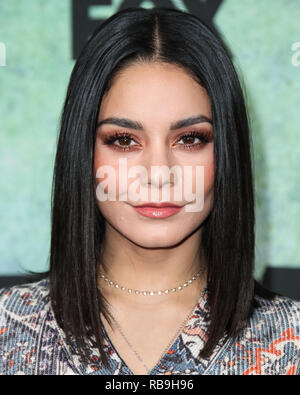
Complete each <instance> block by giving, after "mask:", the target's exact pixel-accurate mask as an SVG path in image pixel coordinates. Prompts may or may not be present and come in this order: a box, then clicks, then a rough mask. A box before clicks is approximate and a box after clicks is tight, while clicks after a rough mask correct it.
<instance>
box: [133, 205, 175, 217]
mask: <svg viewBox="0 0 300 395" xmlns="http://www.w3.org/2000/svg"><path fill="white" fill-rule="evenodd" d="M133 208H134V209H135V210H136V211H137V212H138V213H139V214H141V215H143V216H144V217H149V218H167V217H170V216H172V215H175V214H177V213H178V212H179V211H180V210H181V209H182V206H178V205H176V204H173V203H145V204H142V205H140V206H133Z"/></svg>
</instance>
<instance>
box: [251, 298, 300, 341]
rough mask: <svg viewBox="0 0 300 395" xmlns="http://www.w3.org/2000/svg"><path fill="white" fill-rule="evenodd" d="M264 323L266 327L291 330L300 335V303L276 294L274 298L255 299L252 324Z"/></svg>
mask: <svg viewBox="0 0 300 395" xmlns="http://www.w3.org/2000/svg"><path fill="white" fill-rule="evenodd" d="M262 320H263V321H264V323H265V325H267V326H271V327H272V329H273V330H274V327H273V326H276V328H278V330H279V331H280V330H283V329H288V328H289V329H290V330H291V331H293V332H294V333H295V334H297V335H300V301H296V300H294V299H291V298H289V297H287V296H283V295H279V294H276V295H274V297H273V298H265V297H262V296H259V295H255V297H254V310H253V316H252V323H253V324H254V325H255V324H257V323H258V322H261V321H262Z"/></svg>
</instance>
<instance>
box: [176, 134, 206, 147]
mask: <svg viewBox="0 0 300 395" xmlns="http://www.w3.org/2000/svg"><path fill="white" fill-rule="evenodd" d="M212 139H213V138H212V135H211V133H207V132H204V131H203V132H197V131H192V132H190V133H186V134H184V135H182V136H181V137H180V138H179V139H178V140H177V144H178V145H179V146H182V148H183V149H200V148H201V147H203V146H204V145H205V144H206V143H209V142H210V141H211V140H212ZM180 141H182V143H180Z"/></svg>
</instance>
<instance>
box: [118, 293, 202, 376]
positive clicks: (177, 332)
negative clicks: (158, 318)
mask: <svg viewBox="0 0 300 395" xmlns="http://www.w3.org/2000/svg"><path fill="white" fill-rule="evenodd" d="M202 294H203V291H202V293H201V296H202ZM197 303H198V301H197ZM196 305H197V304H196ZM196 305H194V306H193V308H192V309H191V311H190V312H189V314H188V315H187V316H186V317H185V319H184V321H183V323H182V324H181V325H180V328H179V329H178V330H177V331H176V333H175V335H174V336H173V337H172V339H171V340H170V342H169V343H168V345H167V347H166V348H165V349H164V351H163V352H162V353H161V355H160V356H159V359H158V361H157V363H158V362H159V361H160V360H161V358H162V357H163V356H164V355H165V354H166V353H167V351H168V350H169V348H170V347H171V346H172V344H173V343H174V341H175V339H176V338H177V337H178V336H179V334H180V333H181V331H182V330H183V328H184V326H185V324H186V322H187V321H188V319H189V318H190V316H191V314H192V313H193V311H194V309H195V307H196ZM112 318H113V320H114V321H115V323H116V326H117V328H118V330H119V332H120V333H121V335H122V337H123V338H124V340H125V341H126V343H127V344H128V346H129V347H130V349H131V350H132V351H133V352H134V354H135V355H136V357H137V358H138V360H139V361H140V362H141V364H142V365H143V366H144V368H145V369H146V372H147V374H148V375H150V372H151V370H150V369H149V368H148V366H147V365H146V364H145V362H144V361H143V359H142V358H141V356H140V355H139V353H138V352H137V351H136V350H135V349H134V347H133V346H132V344H131V343H130V342H129V340H128V339H127V337H126V336H125V334H124V332H123V330H122V328H121V326H120V324H119V322H118V321H117V320H116V318H115V317H114V316H113V315H112ZM157 363H156V364H155V365H154V366H156V365H157Z"/></svg>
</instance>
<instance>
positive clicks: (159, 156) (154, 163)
mask: <svg viewBox="0 0 300 395" xmlns="http://www.w3.org/2000/svg"><path fill="white" fill-rule="evenodd" d="M143 162H144V163H143V166H144V167H145V168H146V170H147V175H148V184H149V185H150V186H153V187H154V188H157V189H161V188H163V187H164V186H166V185H168V184H174V173H173V171H171V170H172V167H173V166H174V165H175V163H174V161H173V159H172V156H171V152H170V150H169V148H168V147H167V146H166V145H165V144H163V142H162V141H157V142H154V143H153V144H152V146H151V147H149V149H148V151H147V152H146V153H145V155H144V157H143Z"/></svg>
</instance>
